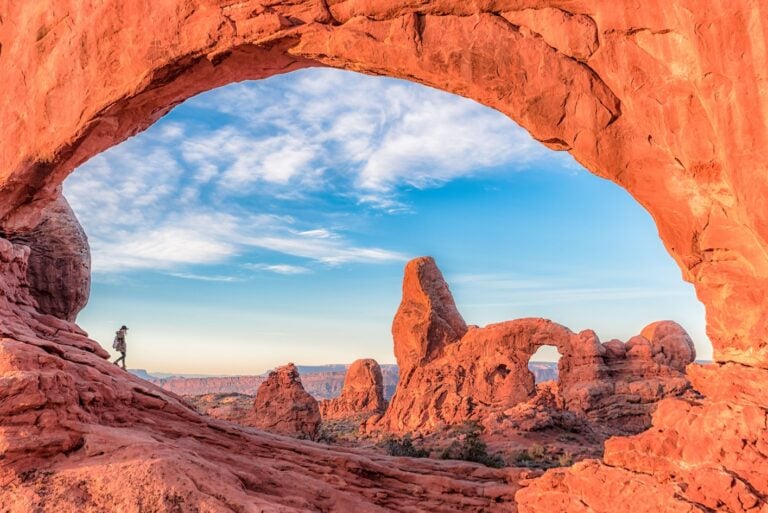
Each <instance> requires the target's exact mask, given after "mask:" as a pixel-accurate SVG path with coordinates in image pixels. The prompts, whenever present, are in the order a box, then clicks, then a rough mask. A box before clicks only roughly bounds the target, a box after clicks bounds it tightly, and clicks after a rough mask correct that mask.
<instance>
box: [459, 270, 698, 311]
mask: <svg viewBox="0 0 768 513" xmlns="http://www.w3.org/2000/svg"><path fill="white" fill-rule="evenodd" d="M448 281H449V283H450V284H451V285H452V286H455V288H456V289H457V290H463V291H467V292H469V294H470V295H472V296H474V297H485V298H486V299H487V301H483V302H475V303H471V304H468V305H467V306H470V307H475V308H478V307H485V308H491V307H500V306H504V307H511V306H531V305H551V304H553V303H577V302H589V303H594V302H600V301H625V300H626V301H632V300H638V299H649V298H657V297H658V298H661V297H672V296H685V295H688V291H686V290H681V289H677V288H664V287H654V286H626V287H588V286H586V287H585V286H583V285H578V284H575V283H573V282H574V278H573V277H559V276H550V277H539V278H536V277H534V278H526V277H522V276H517V275H510V274H493V273H488V274H482V273H481V274H459V275H455V276H450V277H448ZM496 298H499V300H495V299H496Z"/></svg>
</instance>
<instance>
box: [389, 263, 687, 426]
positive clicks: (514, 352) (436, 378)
mask: <svg viewBox="0 0 768 513" xmlns="http://www.w3.org/2000/svg"><path fill="white" fill-rule="evenodd" d="M451 326H453V327H456V329H454V328H451ZM392 337H393V339H394V345H395V354H396V355H399V356H398V362H397V363H398V366H399V368H400V382H399V384H398V388H397V390H396V392H395V395H394V397H393V398H392V402H391V404H390V407H389V408H388V409H387V411H386V413H385V414H384V416H383V417H382V418H381V420H380V421H379V423H378V426H379V428H380V429H383V430H385V431H389V432H412V431H425V432H429V431H434V430H435V429H438V428H440V427H441V426H444V425H452V424H461V423H463V422H465V421H468V420H475V421H478V422H480V423H482V424H485V425H489V424H491V423H493V424H499V423H501V424H504V423H507V424H509V423H512V424H514V420H512V419H506V418H505V416H504V412H505V411H507V410H510V408H512V407H514V406H516V405H519V404H520V403H524V402H527V401H530V400H531V399H532V398H534V396H535V395H536V386H535V380H534V375H533V373H532V372H530V371H529V369H528V361H529V360H530V358H531V356H532V355H533V354H534V353H535V352H536V350H537V349H538V348H539V347H541V346H543V345H550V346H555V347H556V348H557V349H558V351H559V352H560V354H561V355H562V356H561V358H560V361H559V363H558V386H557V387H554V388H545V389H544V388H542V389H541V391H542V393H543V391H545V390H546V391H547V393H548V394H552V392H553V391H556V401H554V403H553V404H556V405H557V406H558V409H560V410H564V411H567V412H570V413H571V414H572V415H564V414H563V413H562V412H560V413H554V412H553V414H555V415H556V416H558V415H559V416H560V417H562V418H563V419H566V418H567V419H570V418H571V417H573V416H574V415H575V417H574V420H572V421H570V420H569V421H568V422H571V423H575V422H576V420H575V419H576V418H582V419H584V420H589V421H591V422H593V423H595V424H598V425H600V426H603V427H609V428H613V429H614V430H615V431H616V432H638V431H641V430H643V429H645V428H647V427H648V426H649V425H650V416H651V413H652V411H653V410H654V408H655V407H656V403H657V402H658V401H659V400H661V399H662V398H664V397H667V396H678V395H680V394H682V393H684V392H686V391H687V390H688V389H689V383H688V380H687V379H686V377H685V374H684V372H685V366H686V365H688V364H689V363H691V362H693V360H694V359H695V356H696V351H695V349H694V345H693V342H692V341H691V339H690V337H689V336H688V334H687V333H686V332H685V330H684V329H683V328H682V327H680V326H679V325H678V324H676V323H674V322H672V321H660V322H656V323H653V324H651V325H649V326H647V327H646V328H645V329H644V330H643V331H642V334H641V335H637V336H635V337H633V338H632V339H630V340H629V341H628V342H627V343H626V344H625V343H622V342H621V341H618V340H611V341H609V342H606V343H604V344H603V343H601V342H600V340H599V339H598V337H597V335H596V334H595V333H594V332H593V331H591V330H585V331H582V332H581V333H573V332H572V331H570V330H569V329H568V328H565V327H564V326H561V325H559V324H556V323H554V322H552V321H549V320H547V319H534V318H531V319H518V320H514V321H507V322H502V323H498V324H491V325H489V326H486V327H484V328H480V327H477V326H469V327H467V326H466V325H465V324H464V320H463V319H462V317H461V315H460V314H459V312H458V311H457V310H456V305H455V303H454V301H453V297H452V296H451V293H450V290H449V288H448V285H447V284H446V283H445V280H444V279H443V276H442V274H441V273H440V270H439V269H438V268H437V265H436V264H435V261H434V260H433V259H432V258H430V257H422V258H417V259H414V260H412V261H410V262H409V263H408V264H407V265H406V267H405V276H404V278H403V298H402V301H401V303H400V308H399V309H398V311H397V313H396V314H395V319H394V321H393V323H392ZM414 355H419V356H418V357H417V356H414ZM542 400H544V401H545V402H546V398H542ZM539 406H541V402H539ZM515 415H517V413H515ZM534 424H535V425H537V424H538V423H534ZM520 425H531V423H530V422H529V421H525V422H523V423H522V424H520ZM517 427H519V426H517Z"/></svg>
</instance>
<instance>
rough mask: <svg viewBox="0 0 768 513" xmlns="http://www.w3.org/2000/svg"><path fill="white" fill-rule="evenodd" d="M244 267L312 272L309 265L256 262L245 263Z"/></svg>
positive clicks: (257, 269)
mask: <svg viewBox="0 0 768 513" xmlns="http://www.w3.org/2000/svg"><path fill="white" fill-rule="evenodd" d="M243 267H245V268H246V269H253V270H256V271H269V272H272V273H277V274H288V275H291V274H306V273H308V272H310V269H309V268H308V267H303V266H300V265H290V264H256V263H249V264H244V265H243Z"/></svg>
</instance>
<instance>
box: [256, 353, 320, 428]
mask: <svg viewBox="0 0 768 513" xmlns="http://www.w3.org/2000/svg"><path fill="white" fill-rule="evenodd" d="M243 424H245V425H247V426H253V427H256V428H259V429H263V430H265V431H270V432H272V433H278V434H281V435H287V436H295V437H297V438H306V439H309V440H313V439H314V438H315V436H317V430H318V428H319V427H320V408H319V407H318V405H317V400H316V399H315V398H314V397H312V396H311V395H309V394H308V393H307V391H306V390H304V386H302V384H301V378H300V377H299V371H298V370H297V369H296V366H295V365H294V364H292V363H289V364H288V365H284V366H283V367H278V368H277V369H275V370H274V371H272V372H270V373H269V376H267V379H266V380H264V383H262V384H261V386H259V390H258V391H257V392H256V398H255V399H254V400H253V411H252V412H251V413H250V415H248V416H247V417H246V418H245V420H244V422H243Z"/></svg>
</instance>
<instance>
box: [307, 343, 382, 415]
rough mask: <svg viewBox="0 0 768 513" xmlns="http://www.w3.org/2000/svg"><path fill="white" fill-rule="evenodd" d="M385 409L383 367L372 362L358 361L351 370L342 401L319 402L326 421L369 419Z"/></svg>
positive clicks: (348, 371) (369, 360)
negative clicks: (354, 418) (352, 418)
mask: <svg viewBox="0 0 768 513" xmlns="http://www.w3.org/2000/svg"><path fill="white" fill-rule="evenodd" d="M386 408H387V401H385V400H384V379H383V378H382V375H381V367H379V364H378V363H377V362H376V360H372V359H370V358H365V359H361V360H356V361H354V362H353V363H352V365H350V366H349V369H347V374H346V376H344V388H342V390H341V395H340V396H339V397H337V398H335V399H329V400H327V401H321V402H320V413H321V415H322V417H323V418H324V419H340V418H349V417H366V416H371V415H373V414H377V413H382V412H383V411H384V410H385V409H386Z"/></svg>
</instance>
